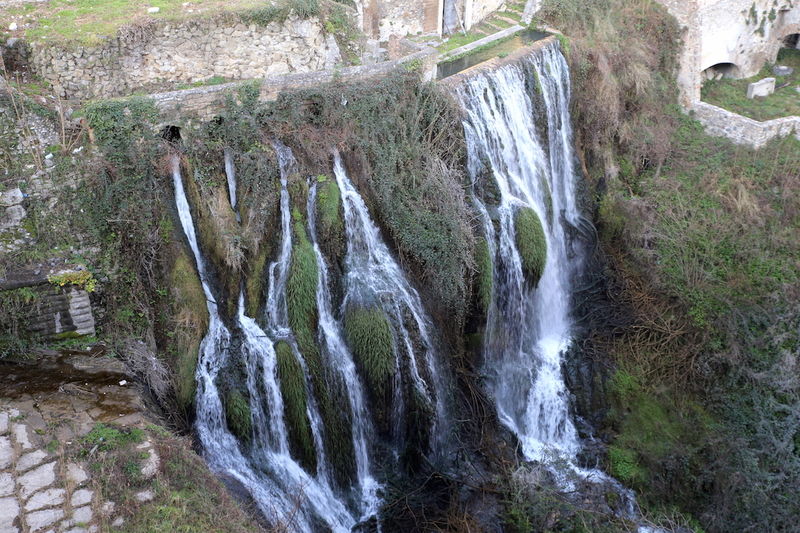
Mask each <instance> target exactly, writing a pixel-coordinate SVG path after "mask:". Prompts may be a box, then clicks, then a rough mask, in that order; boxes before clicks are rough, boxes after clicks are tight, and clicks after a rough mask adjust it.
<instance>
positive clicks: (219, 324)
mask: <svg viewBox="0 0 800 533" xmlns="http://www.w3.org/2000/svg"><path fill="white" fill-rule="evenodd" d="M173 184H174V189H175V203H176V207H177V211H178V215H179V219H180V222H181V227H182V229H183V231H184V234H185V235H186V238H187V241H188V243H189V247H190V249H191V250H192V253H193V255H194V258H195V262H196V265H197V270H198V273H199V275H200V279H201V282H202V286H203V292H204V293H205V296H206V300H207V308H208V313H209V328H208V332H207V334H206V335H205V337H204V338H203V340H202V342H201V344H200V351H199V357H198V364H197V371H196V381H197V396H196V409H197V420H196V430H197V434H198V437H199V438H200V442H201V443H202V446H203V453H204V457H205V458H206V460H207V462H208V464H209V466H210V467H211V468H212V469H213V470H214V471H216V472H218V473H221V474H226V475H228V476H230V477H232V478H233V479H236V480H237V481H238V482H239V483H241V484H242V485H243V486H244V487H245V488H246V489H247V490H248V491H249V492H250V494H251V495H252V497H253V500H254V501H255V502H256V504H257V505H258V507H259V509H260V510H261V511H262V512H263V513H264V515H265V516H266V517H267V518H268V519H269V520H271V521H273V522H275V523H279V522H280V521H282V520H287V519H288V520H289V523H288V524H286V525H287V527H289V528H290V529H291V530H293V531H300V532H303V533H311V532H313V531H314V530H315V529H316V527H315V526H313V525H312V524H314V520H315V519H316V520H319V521H321V522H322V523H324V524H326V526H327V528H329V529H330V530H332V531H334V532H336V533H345V532H349V531H350V530H351V529H352V527H353V525H354V524H355V519H354V518H353V517H352V515H351V514H350V513H349V511H348V510H347V508H346V507H345V505H344V504H343V503H342V502H341V501H340V500H339V499H338V498H337V496H336V495H335V494H334V493H333V491H332V490H331V488H330V486H328V484H327V483H324V482H320V481H319V480H318V479H315V478H314V477H311V476H309V475H308V473H306V472H305V471H304V470H303V468H302V467H301V466H300V465H299V464H298V463H297V462H296V461H294V460H293V459H292V458H291V456H290V455H289V451H288V436H287V432H286V427H285V423H284V421H283V400H282V397H281V394H280V386H279V383H278V381H277V370H276V361H275V350H274V348H273V342H272V339H270V337H268V336H267V334H266V333H265V332H264V331H263V330H262V329H261V328H260V327H259V326H258V324H257V323H256V322H255V320H253V319H252V318H250V317H247V316H246V315H245V314H244V298H243V295H241V294H240V296H239V302H238V303H239V311H238V313H237V316H236V317H235V324H234V326H235V335H236V336H237V337H238V338H239V340H240V345H238V346H237V348H238V349H234V345H233V343H232V342H231V341H232V337H233V335H232V334H231V330H229V329H228V328H227V327H226V325H225V324H224V322H223V321H222V319H221V317H220V315H219V310H218V308H217V304H216V302H215V300H214V297H213V294H212V291H211V289H210V286H209V284H208V280H207V276H208V274H207V271H206V267H205V262H204V260H203V256H202V253H201V251H200V245H199V242H198V240H197V235H196V231H195V228H194V222H193V220H192V215H191V210H190V208H189V202H188V200H187V198H186V193H185V190H184V187H183V182H182V178H181V172H180V162H179V159H178V158H177V156H176V157H175V158H174V159H173ZM235 356H239V357H241V358H242V359H243V362H244V365H245V368H246V370H247V383H246V385H247V389H248V394H249V396H250V409H251V414H252V417H253V432H254V434H253V437H252V440H253V444H252V445H251V446H249V447H245V446H242V445H241V443H239V442H238V441H237V439H236V438H235V437H234V436H233V435H232V434H231V432H230V431H229V430H228V427H227V421H226V419H225V411H224V407H223V403H222V399H221V397H220V392H219V389H218V387H217V378H218V375H219V373H220V371H221V370H222V369H223V368H224V367H225V364H226V362H227V361H228V358H230V357H235ZM243 450H246V451H243Z"/></svg>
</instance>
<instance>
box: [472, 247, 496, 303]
mask: <svg viewBox="0 0 800 533" xmlns="http://www.w3.org/2000/svg"><path fill="white" fill-rule="evenodd" d="M475 265H476V268H477V272H476V274H475V292H476V295H477V297H478V305H479V306H480V308H481V310H482V311H483V312H486V311H488V310H489V306H490V305H491V304H492V292H493V291H494V268H493V265H492V255H491V251H490V250H489V243H488V242H487V241H486V239H479V240H478V242H477V244H476V246H475Z"/></svg>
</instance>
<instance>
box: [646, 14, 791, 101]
mask: <svg viewBox="0 0 800 533" xmlns="http://www.w3.org/2000/svg"><path fill="white" fill-rule="evenodd" d="M657 1H658V2H659V3H661V4H662V5H664V6H665V7H666V8H667V10H668V11H669V12H670V13H671V14H672V15H673V16H674V17H675V18H676V19H677V20H678V22H679V23H680V24H681V26H682V27H683V28H684V49H683V52H682V55H681V65H680V72H679V74H678V82H679V85H680V88H681V96H682V101H683V104H684V106H685V107H691V105H692V103H693V102H695V101H698V100H700V88H701V86H702V82H703V71H705V70H706V69H708V68H710V67H713V66H714V65H718V64H720V63H730V64H732V65H734V66H735V68H734V70H733V72H732V73H731V74H732V75H734V76H736V77H750V76H753V75H755V74H756V73H758V71H759V70H760V69H761V68H762V67H763V66H764V63H765V62H768V61H775V58H776V56H777V54H778V49H779V48H780V46H781V43H782V41H783V39H784V38H785V37H787V36H788V35H790V34H793V33H800V3H798V2H796V1H794V2H793V1H792V0H657Z"/></svg>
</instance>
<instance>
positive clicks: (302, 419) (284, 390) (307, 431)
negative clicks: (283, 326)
mask: <svg viewBox="0 0 800 533" xmlns="http://www.w3.org/2000/svg"><path fill="white" fill-rule="evenodd" d="M275 355H276V358H277V361H278V377H279V378H280V380H281V395H282V396H283V409H284V414H285V420H286V427H287V429H288V430H289V442H290V444H291V448H292V453H293V455H294V456H295V457H297V458H298V461H299V462H300V464H302V465H303V467H304V468H305V469H306V470H308V471H309V472H314V471H316V462H317V461H316V454H315V453H314V440H313V438H312V435H311V425H310V422H309V420H308V417H307V416H306V408H307V402H308V398H307V397H306V380H305V375H304V374H303V367H302V366H300V362H299V361H298V360H297V358H295V356H294V353H293V351H292V347H291V346H289V344H288V343H286V342H284V341H280V342H278V343H276V344H275Z"/></svg>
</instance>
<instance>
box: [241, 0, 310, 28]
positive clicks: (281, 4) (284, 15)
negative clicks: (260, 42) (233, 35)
mask: <svg viewBox="0 0 800 533" xmlns="http://www.w3.org/2000/svg"><path fill="white" fill-rule="evenodd" d="M320 13H321V10H320V4H319V0H277V1H276V2H274V3H268V4H267V5H265V6H264V7H258V8H254V9H251V10H249V11H245V12H243V13H241V15H240V16H241V17H242V19H243V20H244V21H245V22H253V23H255V24H259V25H261V26H266V25H268V24H270V23H273V22H277V23H282V22H286V19H288V18H289V16H291V15H292V14H294V15H296V16H297V17H299V18H301V19H307V18H311V17H318V16H320Z"/></svg>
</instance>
